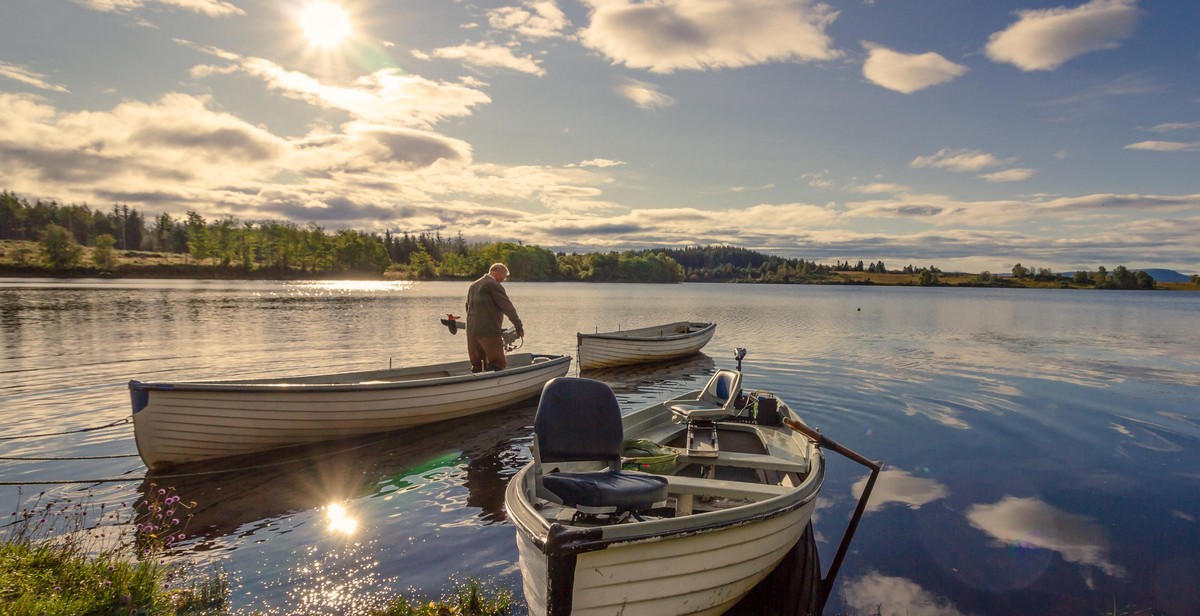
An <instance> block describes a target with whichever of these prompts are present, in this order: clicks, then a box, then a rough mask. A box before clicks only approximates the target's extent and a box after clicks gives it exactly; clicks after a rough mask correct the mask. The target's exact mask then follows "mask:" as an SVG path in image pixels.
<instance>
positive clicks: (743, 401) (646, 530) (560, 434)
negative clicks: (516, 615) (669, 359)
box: [505, 349, 873, 616]
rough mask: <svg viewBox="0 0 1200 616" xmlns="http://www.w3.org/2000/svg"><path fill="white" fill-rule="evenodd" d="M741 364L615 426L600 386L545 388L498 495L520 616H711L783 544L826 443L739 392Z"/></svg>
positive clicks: (615, 414) (608, 393)
mask: <svg viewBox="0 0 1200 616" xmlns="http://www.w3.org/2000/svg"><path fill="white" fill-rule="evenodd" d="M742 355H744V351H743V350H741V349H739V355H738V362H739V371H736V372H735V371H732V370H725V369H722V370H718V371H717V372H716V374H714V375H713V377H712V379H710V380H709V382H708V384H707V385H706V386H705V388H704V389H703V390H701V391H697V392H692V393H689V394H685V395H682V396H679V397H677V398H673V399H671V400H667V401H666V402H662V403H659V404H655V405H652V406H649V407H646V408H643V409H640V410H637V411H634V412H632V413H630V414H628V415H625V416H624V417H621V414H620V408H619V406H618V404H617V401H616V398H615V396H614V394H613V393H612V390H611V389H610V388H609V387H608V386H607V385H606V384H605V383H603V382H600V381H596V380H592V379H585V378H559V379H554V380H553V381H550V382H549V383H547V384H546V388H545V390H544V391H543V393H542V398H541V400H540V402H539V405H538V410H537V415H536V417H535V419H534V438H533V444H532V446H531V453H532V455H533V461H532V462H531V463H530V464H529V465H527V466H525V467H524V468H522V469H521V470H520V471H519V472H518V473H517V474H516V475H515V476H514V477H513V479H512V480H511V481H510V482H509V484H508V488H507V491H506V493H505V505H506V508H507V510H508V513H509V516H510V519H511V520H512V521H513V523H514V526H515V527H516V534H517V548H518V554H519V564H520V569H521V574H522V578H523V590H524V595H525V599H526V602H527V603H528V606H529V612H530V613H531V614H535V615H539V616H540V615H550V616H559V615H566V614H574V615H576V616H580V615H605V616H611V615H615V614H621V615H623V616H636V615H645V616H668V615H674V614H720V613H723V612H724V611H725V610H727V609H729V608H730V607H732V606H733V605H734V604H736V603H737V602H738V601H739V600H740V599H741V598H742V597H743V596H745V595H746V594H747V593H748V592H749V591H750V590H751V589H752V588H753V587H754V586H755V585H756V584H757V583H758V582H759V581H761V580H763V578H765V577H766V576H767V575H768V574H769V573H770V572H771V571H772V569H773V568H774V567H775V566H776V565H777V564H778V563H779V562H780V560H781V559H783V558H784V556H785V554H787V553H788V551H789V550H791V549H792V547H793V546H794V545H796V543H797V541H798V540H799V539H800V538H801V536H802V535H803V534H804V532H805V529H806V528H807V527H808V525H809V522H810V519H811V517H812V514H813V510H814V508H815V507H816V503H817V495H818V493H819V492H820V490H821V486H822V484H823V482H824V477H825V460H824V457H823V455H822V453H821V449H820V448H819V447H818V444H821V445H826V444H827V439H824V438H823V437H820V436H819V435H818V434H817V433H816V432H815V431H812V430H811V429H810V428H808V427H807V426H806V425H805V424H803V422H801V421H800V418H799V417H797V416H796V414H795V413H794V412H793V411H792V409H790V408H789V407H788V406H787V405H786V404H785V403H784V402H783V401H782V400H780V399H779V398H778V397H775V396H774V395H772V394H770V393H768V392H764V391H754V392H743V391H742V390H741V388H740V384H741V372H740V363H741V356H742ZM828 442H829V443H832V441H828ZM835 445H836V444H835ZM839 447H840V446H839ZM635 448H637V449H640V450H641V454H645V455H630V454H631V453H632V451H633V450H634V449H635ZM649 450H654V451H649ZM639 468H641V469H648V470H651V471H652V472H640V471H638V470H636V469H639ZM871 483H872V484H873V479H872V482H871ZM869 494H870V486H868V488H867V489H866V490H865V495H864V497H869ZM864 502H865V501H864ZM856 523H857V517H856V520H855V524H856ZM851 534H852V532H851ZM846 545H848V537H847V538H845V539H844V541H843V547H842V550H843V553H844V548H845V546H846ZM841 556H842V554H839V559H838V561H835V562H840V557H841ZM816 574H817V575H819V571H817V572H816ZM835 574H836V570H832V571H831V575H835ZM823 592H824V591H823ZM822 602H823V598H822Z"/></svg>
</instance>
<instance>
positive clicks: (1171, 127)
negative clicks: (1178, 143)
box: [1150, 122, 1200, 133]
mask: <svg viewBox="0 0 1200 616" xmlns="http://www.w3.org/2000/svg"><path fill="white" fill-rule="evenodd" d="M1196 129H1200V122H1164V123H1162V124H1157V125H1155V126H1152V127H1150V130H1151V132H1155V133H1170V132H1174V131H1177V130H1196Z"/></svg>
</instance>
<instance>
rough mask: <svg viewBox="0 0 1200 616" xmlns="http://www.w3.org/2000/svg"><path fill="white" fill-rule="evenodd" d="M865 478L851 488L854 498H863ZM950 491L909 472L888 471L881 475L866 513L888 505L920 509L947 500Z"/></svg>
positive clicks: (930, 480) (931, 480)
mask: <svg viewBox="0 0 1200 616" xmlns="http://www.w3.org/2000/svg"><path fill="white" fill-rule="evenodd" d="M867 479H868V478H867V477H864V478H862V479H860V480H858V481H856V482H854V485H853V486H851V490H852V491H853V494H854V498H855V499H858V498H860V497H862V493H863V490H865V489H866V486H867ZM949 493H950V491H949V490H948V489H947V488H946V486H945V485H944V484H942V483H939V482H937V481H934V480H933V479H928V478H925V477H914V476H913V475H912V474H910V473H909V472H907V471H902V470H899V469H886V470H883V471H881V472H880V473H879V478H878V483H876V484H875V488H874V490H872V491H871V500H870V501H869V502H868V503H867V508H866V511H868V512H871V511H878V510H880V509H882V508H883V506H884V505H887V504H888V503H901V504H904V505H907V506H908V508H909V509H920V508H921V506H922V505H927V504H929V503H932V502H933V501H936V500H941V499H943V498H946V495H947V494H949Z"/></svg>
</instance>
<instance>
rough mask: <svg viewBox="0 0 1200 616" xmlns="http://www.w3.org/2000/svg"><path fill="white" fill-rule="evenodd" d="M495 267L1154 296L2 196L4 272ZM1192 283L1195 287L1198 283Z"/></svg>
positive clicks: (588, 278) (1127, 281)
mask: <svg viewBox="0 0 1200 616" xmlns="http://www.w3.org/2000/svg"><path fill="white" fill-rule="evenodd" d="M495 262H503V263H506V264H507V265H508V267H509V269H510V270H511V271H512V276H513V279H514V280H527V281H579V282H644V283H676V282H744V283H802V284H803V283H808V284H912V285H917V286H947V285H949V284H953V285H956V286H996V287H1005V286H1058V287H1075V288H1080V287H1083V288H1088V287H1091V288H1107V289H1153V288H1155V281H1154V279H1153V278H1152V277H1150V276H1149V275H1148V274H1146V273H1145V272H1141V271H1131V270H1129V269H1127V268H1125V266H1123V265H1121V266H1117V267H1116V268H1114V269H1113V270H1112V272H1109V271H1108V270H1107V269H1106V268H1105V267H1103V266H1100V267H1098V268H1097V270H1095V271H1091V272H1083V271H1079V272H1074V273H1072V274H1071V275H1060V274H1055V273H1054V272H1051V271H1050V270H1049V269H1046V268H1033V267H1024V266H1022V265H1021V264H1020V263H1018V264H1017V265H1015V266H1014V267H1013V268H1012V271H1011V273H1010V274H1011V275H1009V274H1001V275H996V274H992V273H991V272H981V273H979V274H950V275H948V274H945V273H943V272H942V271H941V270H940V269H938V268H937V267H936V266H932V265H930V266H925V267H916V266H914V265H906V266H903V267H901V268H897V269H888V268H887V266H886V265H885V264H884V262H883V261H876V262H871V263H864V262H863V261H861V260H860V261H858V262H856V263H853V264H852V263H850V262H849V261H844V262H843V261H837V262H835V263H834V264H833V265H829V264H823V263H817V262H816V261H807V260H804V259H795V258H785V257H780V256H776V255H767V254H763V253H761V252H758V251H754V250H749V249H746V248H738V247H734V246H724V245H722V246H690V247H686V248H653V249H644V250H627V251H623V252H615V251H613V252H589V253H584V254H578V253H564V252H553V251H550V250H547V249H545V248H541V247H538V246H533V245H524V244H521V243H512V242H486V241H474V242H472V241H467V240H466V239H465V238H464V237H463V236H462V234H461V233H460V234H458V235H456V236H454V237H449V238H448V237H444V236H442V235H441V233H440V232H438V231H434V232H432V233H430V232H420V233H408V232H399V233H395V232H392V231H386V232H384V233H382V234H380V233H368V232H364V231H355V230H348V229H337V230H328V229H325V228H323V227H321V226H319V225H317V224H316V223H308V224H307V225H304V226H301V225H297V224H296V223H293V222H289V221H279V220H262V221H242V220H238V219H237V218H235V217H233V216H224V217H222V218H219V219H216V220H207V219H206V218H205V217H204V216H202V215H200V214H199V213H197V212H195V211H189V212H187V214H186V216H184V217H182V218H176V217H172V216H171V215H169V214H166V213H163V214H159V215H157V216H155V217H153V218H151V219H149V220H147V218H146V217H145V215H144V214H143V213H141V212H139V211H138V210H137V209H135V208H130V207H128V206H127V205H119V204H117V205H113V206H112V208H111V209H108V210H101V209H92V208H91V207H89V206H88V205H86V204H60V203H58V202H56V201H43V200H40V199H38V200H34V201H33V202H30V201H29V200H28V199H25V198H22V197H19V196H18V195H16V194H14V193H12V192H10V191H7V190H5V191H0V275H59V276H96V275H116V276H143V277H149V276H159V277H180V278H184V277H220V278H278V279H295V278H330V277H351V276H371V277H401V278H408V279H425V280H429V279H470V278H475V277H478V276H480V275H482V274H483V273H484V272H485V271H487V267H488V266H489V265H490V264H491V263H495ZM1191 284H1192V285H1197V284H1200V280H1197V277H1196V276H1192V280H1191Z"/></svg>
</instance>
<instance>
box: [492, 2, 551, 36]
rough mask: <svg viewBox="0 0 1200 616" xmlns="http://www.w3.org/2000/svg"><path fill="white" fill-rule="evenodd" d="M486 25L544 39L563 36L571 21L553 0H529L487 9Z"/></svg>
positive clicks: (519, 34)
mask: <svg viewBox="0 0 1200 616" xmlns="http://www.w3.org/2000/svg"><path fill="white" fill-rule="evenodd" d="M488 25H490V26H491V27H492V28H495V29H497V30H508V31H511V32H514V33H515V34H517V35H518V36H522V37H525V38H528V39H546V38H559V37H562V36H564V34H563V31H564V30H566V29H567V28H568V27H570V25H571V22H570V21H568V20H567V16H566V15H565V14H563V12H562V9H560V8H558V5H557V4H555V2H554V0H529V1H527V2H523V3H521V6H508V7H502V8H498V9H492V10H491V11H488Z"/></svg>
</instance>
